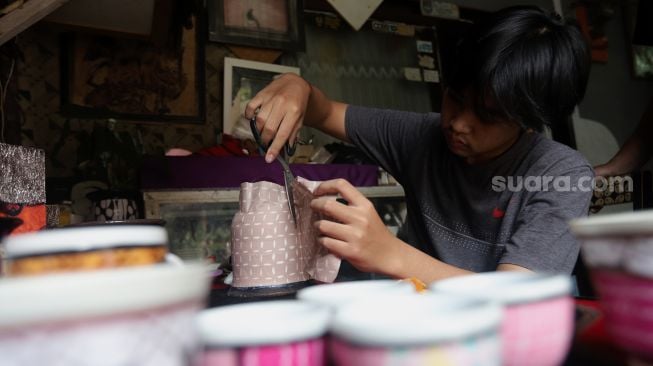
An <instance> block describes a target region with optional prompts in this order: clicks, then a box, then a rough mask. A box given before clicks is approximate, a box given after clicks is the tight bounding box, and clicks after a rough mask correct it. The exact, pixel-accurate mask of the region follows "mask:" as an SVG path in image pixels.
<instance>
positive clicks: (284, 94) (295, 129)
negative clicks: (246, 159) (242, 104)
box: [245, 73, 311, 163]
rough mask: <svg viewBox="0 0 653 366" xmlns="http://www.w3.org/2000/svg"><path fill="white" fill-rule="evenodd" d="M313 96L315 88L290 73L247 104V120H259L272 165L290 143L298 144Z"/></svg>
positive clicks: (259, 128) (266, 158)
mask: <svg viewBox="0 0 653 366" xmlns="http://www.w3.org/2000/svg"><path fill="white" fill-rule="evenodd" d="M310 95H311V85H310V84H309V83H308V82H307V81H306V80H304V79H302V78H301V77H299V76H297V75H295V74H291V73H288V74H283V75H281V76H280V77H278V78H277V79H275V80H274V81H272V82H271V83H270V84H269V85H268V86H266V87H265V88H264V89H263V90H261V91H260V92H259V93H258V94H256V96H254V98H253V99H252V100H251V101H250V102H249V103H248V104H247V108H246V109H245V118H247V119H252V118H253V117H254V116H256V126H257V128H258V130H259V131H261V140H262V141H263V143H264V144H268V145H269V147H268V151H267V153H266V155H265V161H267V162H268V163H270V162H272V161H273V160H274V159H275V158H276V157H277V155H279V153H280V152H281V150H282V149H283V146H284V144H285V143H286V142H289V143H290V144H291V145H292V144H294V143H295V141H296V140H297V135H298V134H299V130H300V129H301V127H302V125H303V124H304V116H305V114H306V107H307V104H308V100H309V98H310ZM270 142H272V143H271V144H270Z"/></svg>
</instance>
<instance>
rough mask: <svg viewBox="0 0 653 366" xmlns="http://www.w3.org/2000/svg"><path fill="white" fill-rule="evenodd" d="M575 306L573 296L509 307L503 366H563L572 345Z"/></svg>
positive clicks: (503, 332) (504, 326)
mask: <svg viewBox="0 0 653 366" xmlns="http://www.w3.org/2000/svg"><path fill="white" fill-rule="evenodd" d="M573 316H574V303H573V299H572V298H571V297H569V296H565V297H559V298H556V299H552V300H547V301H539V302H534V303H527V304H518V305H512V306H509V307H507V308H506V313H505V319H504V321H503V325H502V329H501V332H502V337H503V364H504V365H506V366H521V365H540V366H556V365H561V364H562V363H563V361H564V360H565V357H566V355H567V351H568V350H569V347H570V346H571V340H572V339H571V338H572V335H573V326H574V319H573Z"/></svg>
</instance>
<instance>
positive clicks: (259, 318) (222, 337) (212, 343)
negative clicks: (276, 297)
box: [197, 300, 330, 366]
mask: <svg viewBox="0 0 653 366" xmlns="http://www.w3.org/2000/svg"><path fill="white" fill-rule="evenodd" d="M329 319H330V314H329V310H328V309H327V308H325V307H322V306H319V305H315V304H308V303H303V302H299V301H292V300H284V301H266V302H260V303H254V304H244V305H232V306H225V307H221V308H216V309H209V310H205V311H203V312H202V314H200V316H199V317H198V319H197V326H198V329H199V331H200V334H201V338H202V342H203V343H204V348H205V350H204V354H203V355H202V359H201V363H200V364H201V365H202V366H285V365H292V366H323V365H324V364H325V358H326V355H325V352H324V338H323V336H324V334H325V333H326V331H327V328H328V326H329Z"/></svg>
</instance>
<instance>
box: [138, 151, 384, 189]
mask: <svg viewBox="0 0 653 366" xmlns="http://www.w3.org/2000/svg"><path fill="white" fill-rule="evenodd" d="M290 170H292V172H293V174H295V176H297V177H303V178H306V179H309V180H313V181H323V180H329V179H335V178H344V179H346V180H348V181H349V182H351V183H352V184H353V185H354V186H357V187H369V186H376V185H377V184H378V180H377V172H378V167H377V166H376V165H353V164H291V165H290ZM258 181H269V182H274V183H277V184H281V185H283V174H282V170H281V165H280V164H279V163H278V162H276V161H275V162H273V163H270V164H268V163H266V162H265V160H263V158H262V157H255V158H250V157H235V156H234V157H231V156H229V157H217V156H194V155H193V156H166V157H149V158H146V159H145V160H144V161H143V167H142V169H141V188H142V189H189V188H238V187H240V184H241V183H243V182H258Z"/></svg>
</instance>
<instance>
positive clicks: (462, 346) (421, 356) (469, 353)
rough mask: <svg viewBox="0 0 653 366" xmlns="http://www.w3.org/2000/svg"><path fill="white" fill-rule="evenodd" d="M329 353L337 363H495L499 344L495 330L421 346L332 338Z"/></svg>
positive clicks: (498, 362) (371, 365) (483, 365)
mask: <svg viewBox="0 0 653 366" xmlns="http://www.w3.org/2000/svg"><path fill="white" fill-rule="evenodd" d="M329 346H330V347H329V351H330V355H331V357H332V358H333V360H334V362H335V364H336V365H339V366H404V365H411V366H431V365H439V366H453V365H456V366H498V365H501V364H502V363H501V347H500V341H499V335H498V334H497V333H496V332H493V333H486V334H484V335H480V336H476V337H471V338H469V339H466V340H462V341H458V342H448V343H442V344H436V345H432V346H421V347H396V348H391V347H388V348H385V347H368V346H359V345H353V344H349V343H347V342H343V341H341V340H338V339H334V340H332V342H331V344H330V345H329Z"/></svg>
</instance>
